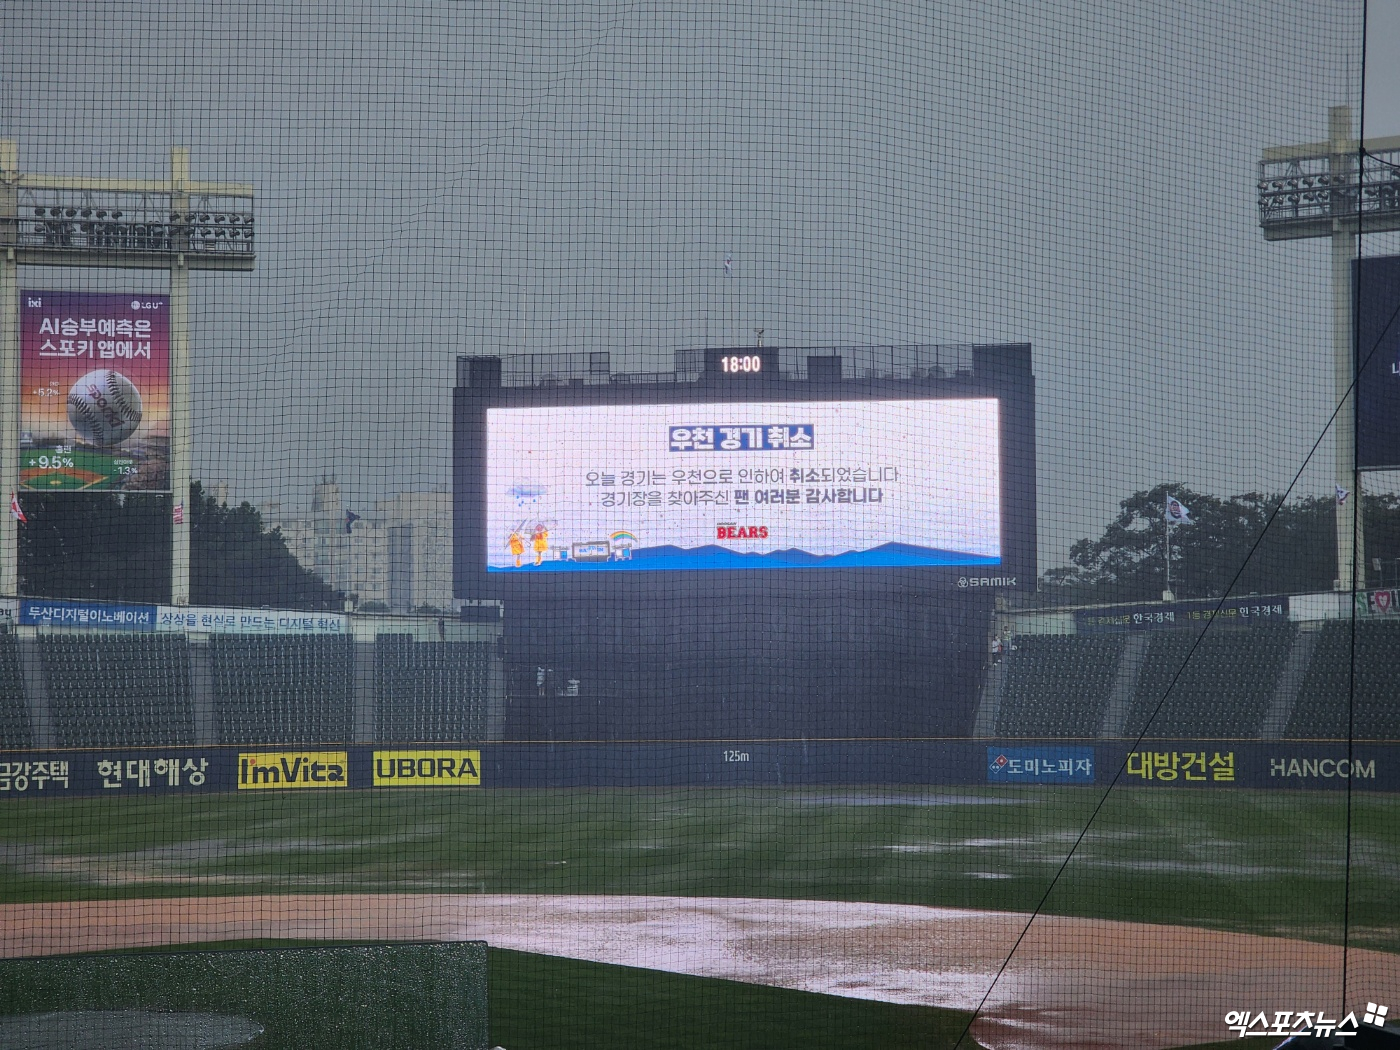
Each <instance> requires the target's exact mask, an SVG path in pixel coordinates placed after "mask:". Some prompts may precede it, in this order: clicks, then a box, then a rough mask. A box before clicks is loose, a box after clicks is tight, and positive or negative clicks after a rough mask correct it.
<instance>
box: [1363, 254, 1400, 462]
mask: <svg viewBox="0 0 1400 1050" xmlns="http://www.w3.org/2000/svg"><path fill="white" fill-rule="evenodd" d="M1352 274H1353V279H1354V280H1355V281H1356V282H1357V289H1356V290H1357V298H1356V302H1357V314H1356V365H1357V376H1356V465H1357V466H1358V467H1360V468H1361V469H1363V470H1367V469H1375V468H1378V467H1400V256H1393V255H1392V256H1386V257H1384V258H1376V259H1360V260H1358V261H1357V262H1356V263H1355V264H1354V265H1353V270H1352Z"/></svg>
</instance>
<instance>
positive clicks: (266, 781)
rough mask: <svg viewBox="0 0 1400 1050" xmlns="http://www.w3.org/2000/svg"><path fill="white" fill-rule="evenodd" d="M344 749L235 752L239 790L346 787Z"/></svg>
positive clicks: (345, 757) (347, 766) (347, 762)
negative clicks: (237, 753) (236, 753)
mask: <svg viewBox="0 0 1400 1050" xmlns="http://www.w3.org/2000/svg"><path fill="white" fill-rule="evenodd" d="M349 765H350V763H349V761H348V759H347V756H346V753H345V752H344V751H258V752H241V753H240V754H239V756H238V790H240V791H256V790H269V789H287V788H339V787H345V786H346V784H347V782H348V779H347V777H346V770H347V769H348V768H349Z"/></svg>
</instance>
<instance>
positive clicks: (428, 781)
mask: <svg viewBox="0 0 1400 1050" xmlns="http://www.w3.org/2000/svg"><path fill="white" fill-rule="evenodd" d="M480 785H481V752H480V751H376V752H375V753H374V786H375V787H479V786H480Z"/></svg>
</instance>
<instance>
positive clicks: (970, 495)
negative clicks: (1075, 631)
mask: <svg viewBox="0 0 1400 1050" xmlns="http://www.w3.org/2000/svg"><path fill="white" fill-rule="evenodd" d="M999 410H1000V405H999V403H998V402H997V400H996V399H995V398H960V399H938V400H935V399H921V400H889V401H777V402H752V401H749V402H735V403H700V404H697V403H688V404H684V405H606V406H595V407H578V406H569V407H538V408H493V409H490V410H488V412H487V421H486V434H487V443H486V444H487V514H486V516H487V528H486V544H487V549H486V551H485V552H484V554H485V561H486V568H487V571H489V572H494V573H518V574H529V573H558V572H627V571H636V570H648V569H650V570H656V569H662V570H666V569H782V568H820V567H833V568H843V567H866V566H996V565H999V564H1000V562H1001V558H1002V521H1001V455H1000V448H1001V447H1000V414H999Z"/></svg>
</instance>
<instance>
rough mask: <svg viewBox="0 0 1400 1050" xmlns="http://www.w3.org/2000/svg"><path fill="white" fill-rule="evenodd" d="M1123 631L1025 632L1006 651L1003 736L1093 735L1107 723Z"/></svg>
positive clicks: (1001, 716) (999, 724) (1000, 715)
mask: <svg viewBox="0 0 1400 1050" xmlns="http://www.w3.org/2000/svg"><path fill="white" fill-rule="evenodd" d="M1124 640H1125V636H1124V635H1121V634H1115V635H1097V636H1096V635H1025V636H1022V637H1019V638H1017V639H1016V648H1015V649H1014V650H1012V651H1011V652H1010V653H1008V654H1007V655H1006V681H1005V684H1004V686H1003V689H1002V697H1001V708H1000V710H999V712H998V715H997V724H996V732H997V734H998V735H999V736H1024V737H1065V738H1070V737H1092V736H1096V735H1097V734H1098V731H1099V727H1100V725H1102V723H1103V717H1104V708H1105V707H1106V706H1107V704H1108V698H1109V692H1110V691H1111V689H1112V688H1113V679H1114V676H1115V675H1116V674H1117V672H1118V661H1119V660H1120V659H1121V657H1122V655H1123V643H1124Z"/></svg>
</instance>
